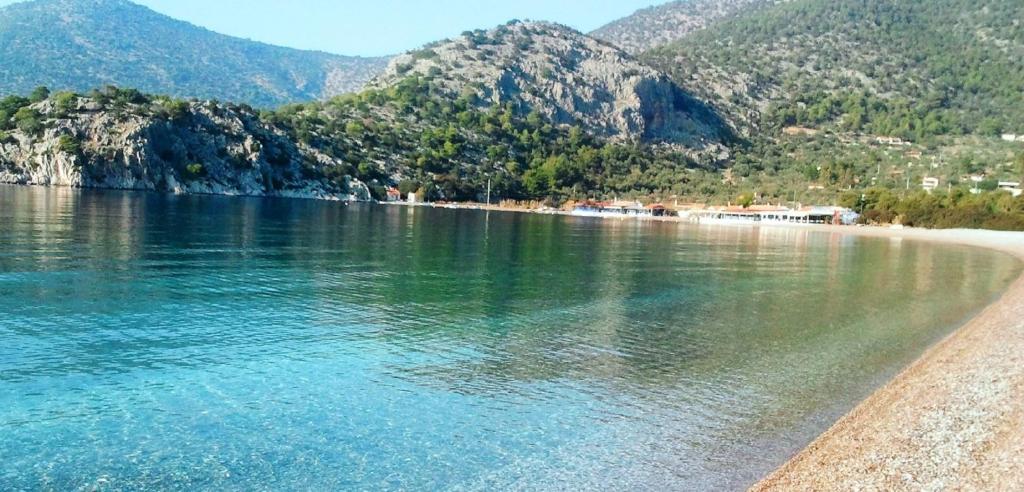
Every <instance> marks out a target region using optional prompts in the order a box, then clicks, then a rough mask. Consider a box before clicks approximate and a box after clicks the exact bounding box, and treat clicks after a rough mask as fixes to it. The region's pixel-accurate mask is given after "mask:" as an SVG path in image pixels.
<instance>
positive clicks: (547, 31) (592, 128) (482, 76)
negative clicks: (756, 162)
mask: <svg viewBox="0 0 1024 492" xmlns="http://www.w3.org/2000/svg"><path fill="white" fill-rule="evenodd" d="M410 77H419V78H424V79H429V80H432V81H434V82H435V83H436V85H437V87H438V88H439V89H440V90H442V91H443V92H445V93H447V94H449V95H451V96H453V97H463V98H468V99H471V100H472V101H473V104H474V105H476V106H479V107H482V108H487V107H490V106H492V105H500V106H506V105H511V106H512V107H514V108H516V109H517V110H519V111H521V112H523V113H528V112H537V113H539V115H540V116H542V117H543V118H545V119H546V120H547V121H550V122H551V123H553V124H556V125H575V126H579V127H580V128H582V129H583V130H584V131H586V132H588V133H590V134H593V135H595V136H598V137H602V138H610V139H615V140H631V139H637V140H642V141H647V142H670V143H674V144H679V145H682V146H684V147H687V148H690V149H706V148H709V147H713V146H716V145H719V144H720V143H721V142H722V141H723V140H724V139H725V138H727V134H728V129H727V128H726V127H725V126H724V125H723V123H722V121H721V120H720V119H719V118H718V117H717V115H716V114H715V113H714V112H713V111H711V110H710V109H709V108H708V107H707V106H705V105H704V104H703V103H701V102H700V101H698V100H697V99H694V98H693V97H690V96H689V95H688V94H687V93H686V92H685V91H683V90H681V89H680V88H679V87H678V86H677V85H676V84H674V83H673V82H672V81H671V80H670V79H669V78H668V77H667V76H666V75H665V74H663V73H661V72H658V71H656V70H654V69H652V68H650V67H648V66H646V65H644V64H642V63H640V62H638V61H637V60H635V59H634V58H633V57H631V56H630V55H628V54H626V53H625V52H623V51H621V50H619V49H618V48H615V47H613V46H611V45H609V44H607V43H604V42H602V41H598V40H596V39H594V38H591V37H588V36H586V35H583V34H581V33H579V32H577V31H575V30H572V29H570V28H568V27H565V26H562V25H558V24H552V23H546V22H511V23H509V24H507V25H503V26H499V27H496V28H494V29H490V30H486V31H483V30H481V31H473V32H466V33H464V34H463V35H462V36H460V37H458V38H456V39H452V40H447V41H443V42H439V43H434V44H432V45H429V46H427V47H425V48H423V49H421V50H418V51H413V52H410V53H407V54H404V55H400V56H398V57H396V58H394V59H393V60H392V61H391V63H390V64H389V65H388V68H387V69H386V70H385V71H384V73H383V74H382V75H381V76H379V77H377V78H376V79H374V80H373V81H372V82H370V84H369V87H372V88H378V89H382V88H388V87H393V86H395V85H396V84H398V83H400V82H401V81H403V80H405V79H407V78H410Z"/></svg>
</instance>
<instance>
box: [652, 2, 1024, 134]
mask: <svg viewBox="0 0 1024 492" xmlns="http://www.w3.org/2000/svg"><path fill="white" fill-rule="evenodd" d="M1021 19H1024V3H1022V2H1020V1H1019V0H978V1H975V0H929V1H927V2H904V1H898V0H796V1H792V2H787V3H782V4H779V5H775V6H773V7H770V8H764V9H759V10H756V11H751V12H747V13H744V14H742V15H739V16H736V17H734V18H731V19H727V20H723V21H722V22H718V23H716V24H715V25H713V26H710V27H708V28H707V29H704V30H702V31H699V32H694V33H692V34H691V35H689V36H687V37H685V38H684V39H682V40H680V41H678V42H676V43H674V44H671V45H669V46H664V47H661V48H657V49H655V50H652V51H651V52H648V53H647V54H645V55H644V59H645V61H647V62H648V63H650V64H651V65H652V66H655V67H661V68H662V69H664V70H666V71H668V72H670V73H671V74H672V76H673V78H674V80H676V81H677V82H678V83H680V84H681V85H682V86H683V87H684V88H686V89H688V90H689V91H691V92H692V93H694V94H696V95H698V96H699V97H701V98H703V99H705V100H708V101H711V102H712V103H713V104H714V105H715V106H716V107H717V108H719V109H720V110H721V111H723V112H724V113H726V114H727V115H729V116H730V118H731V119H732V121H733V122H734V123H736V124H737V126H741V127H746V128H748V129H752V130H756V129H758V128H760V129H763V130H766V131H771V129H775V130H778V129H781V128H783V127H787V126H794V125H798V126H802V127H812V128H818V129H830V130H840V131H849V132H863V133H869V134H875V135H887V136H895V137H900V138H904V139H908V140H921V139H924V138H927V137H933V136H941V135H963V134H976V135H984V136H997V135H998V134H999V133H1000V132H1004V131H1005V132H1010V133H1024V112H1022V111H1021V110H1020V108H1022V107H1024V23H1022V22H1021Z"/></svg>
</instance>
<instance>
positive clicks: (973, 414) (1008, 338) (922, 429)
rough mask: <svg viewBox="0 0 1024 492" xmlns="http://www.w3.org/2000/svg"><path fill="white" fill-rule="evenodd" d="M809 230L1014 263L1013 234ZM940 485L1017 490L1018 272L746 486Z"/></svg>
mask: <svg viewBox="0 0 1024 492" xmlns="http://www.w3.org/2000/svg"><path fill="white" fill-rule="evenodd" d="M805 230H806V227H805ZM809 230H818V231H822V232H832V233H839V234H851V235H857V236H866V237H880V238H885V237H888V238H903V239H910V240H915V241H928V242H937V243H946V244H957V245H963V246H970V247H979V248H985V249H990V250H995V251H1000V252H1003V253H1007V254H1010V255H1013V256H1015V257H1016V258H1018V259H1019V260H1022V261H1024V233H1019V232H1000V231H986V230H960V229H957V230H930V229H885V228H878V227H843V226H810V229H809ZM950 488H953V489H962V488H966V489H981V490H1021V489H1024V272H1022V274H1021V276H1020V277H1018V278H1017V279H1016V280H1014V281H1013V282H1012V283H1011V284H1010V285H1009V286H1008V287H1007V290H1006V291H1005V292H1003V294H1002V295H1001V296H1000V297H999V299H997V300H996V301H995V302H994V303H992V304H991V305H989V306H987V307H986V308H984V309H983V310H982V311H981V312H980V313H978V314H977V315H976V316H975V317H974V318H972V319H971V320H969V321H968V322H967V323H966V324H964V325H963V326H961V327H960V328H959V329H957V330H956V331H954V332H953V333H952V334H950V335H949V336H947V337H946V338H944V339H943V340H941V341H939V342H938V343H936V344H935V345H933V346H932V347H930V348H928V349H927V350H926V351H925V353H924V354H922V355H921V357H919V358H918V359H917V360H916V361H914V362H913V363H911V364H910V365H909V366H908V367H906V368H905V369H903V370H902V371H901V372H900V373H899V374H898V375H896V376H895V377H894V378H893V379H892V380H890V381H889V382H888V383H886V384H885V385H884V386H882V387H881V388H879V389H878V390H876V391H875V392H874V393H872V394H871V395H870V396H869V397H867V398H866V399H865V400H863V401H862V402H861V403H859V404H858V405H857V406H856V407H854V409H853V410H851V411H850V412H849V413H847V414H846V415H844V416H843V417H842V418H840V419H839V420H838V421H837V422H836V423H835V424H833V425H832V427H831V428H829V429H828V430H827V431H825V432H824V433H823V434H822V435H821V436H819V437H818V438H816V439H815V440H814V441H812V442H811V444H810V445H808V446H807V447H806V448H804V449H803V450H802V451H800V452H798V453H797V454H796V455H795V456H793V457H791V458H790V459H789V460H788V461H787V462H786V463H785V464H784V465H782V466H781V467H780V468H778V469H777V470H775V471H774V472H772V473H771V474H769V475H768V476H767V477H765V478H764V479H762V480H761V481H760V482H758V483H757V484H755V485H754V486H753V487H751V489H750V490H753V491H768V490H940V489H942V490H944V489H950Z"/></svg>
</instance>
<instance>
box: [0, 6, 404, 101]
mask: <svg viewBox="0 0 1024 492" xmlns="http://www.w3.org/2000/svg"><path fill="white" fill-rule="evenodd" d="M69 61H71V63H69ZM386 63H387V57H378V58H362V57H346V56H341V55H333V54H329V53H326V52H322V51H307V50H296V49H292V48H284V47H279V46H274V45H270V44H266V43H261V42H257V41H250V40H246V39H242V38H236V37H232V36H227V35H223V34H219V33H216V32H213V31H210V30H208V29H205V28H202V27H199V26H195V25H193V24H190V23H188V22H185V21H181V20H177V19H173V18H171V17H168V16H165V15H163V14H160V13H158V12H155V11H153V10H151V9H149V8H147V7H144V6H141V5H138V4H135V3H132V2H129V1H127V0H34V1H28V2H20V3H15V4H11V5H8V6H6V7H3V8H0V92H4V93H27V92H28V91H30V90H31V89H32V88H33V87H35V86H38V85H46V86H49V87H51V88H54V89H69V90H77V91H85V90H89V89H91V88H94V87H101V86H104V85H118V86H130V87H135V88H138V89H139V90H142V91H146V92H156V93H164V94H169V95H172V96H176V97H195V98H200V99H209V98H216V99H226V100H234V101H237V102H245V103H249V104H253V105H256V106H264V107H266V106H276V105H280V104H284V103H289V102H297V101H307V100H314V99H322V98H326V97H330V96H334V95H337V94H341V93H345V92H351V91H354V90H357V89H359V88H361V87H362V85H363V84H364V83H365V82H366V81H367V80H369V79H370V78H371V77H372V76H373V75H374V74H376V73H377V71H379V70H380V69H382V68H383V67H384V66H385V65H386Z"/></svg>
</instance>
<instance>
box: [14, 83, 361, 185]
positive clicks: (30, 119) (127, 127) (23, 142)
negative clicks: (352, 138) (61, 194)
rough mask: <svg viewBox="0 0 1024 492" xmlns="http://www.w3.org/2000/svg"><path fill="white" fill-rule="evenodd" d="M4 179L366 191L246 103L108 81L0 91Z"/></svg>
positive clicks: (338, 166) (330, 160)
mask: <svg viewBox="0 0 1024 492" xmlns="http://www.w3.org/2000/svg"><path fill="white" fill-rule="evenodd" d="M0 116H3V118H0V129H2V130H0V183H13V184H32V185H52V186H73V187H85V188H113V189H130V190H156V191H167V192H174V193H204V194H223V195H248V196H286V197H308V198H321V199H345V200H351V199H368V198H369V191H368V189H367V188H366V187H365V186H364V185H362V183H360V182H358V181H357V180H353V179H352V178H350V177H349V176H347V175H346V174H345V173H344V171H343V170H344V169H347V166H346V165H344V163H343V162H342V161H341V160H340V159H336V158H332V157H328V156H326V155H324V154H323V153H321V152H319V151H318V150H316V149H313V148H311V147H309V146H306V145H302V144H299V143H296V142H295V141H294V140H293V139H292V138H291V137H290V135H288V133H287V132H286V131H284V130H282V129H280V128H275V127H274V126H273V125H269V124H267V123H266V122H264V121H261V120H260V118H259V116H258V114H256V113H255V112H254V111H253V110H252V109H251V108H248V107H243V106H235V105H222V104H218V103H212V102H185V101H176V100H172V99H169V98H162V97H150V96H146V95H143V94H141V93H139V92H137V91H134V90H120V89H113V88H111V89H108V90H106V91H103V92H96V93H94V94H93V95H91V96H88V97H86V96H78V95H75V94H72V93H59V94H56V95H54V96H52V97H49V98H47V99H42V100H37V101H36V102H32V101H31V100H29V99H24V98H19V97H8V98H6V99H4V100H3V101H0Z"/></svg>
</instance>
